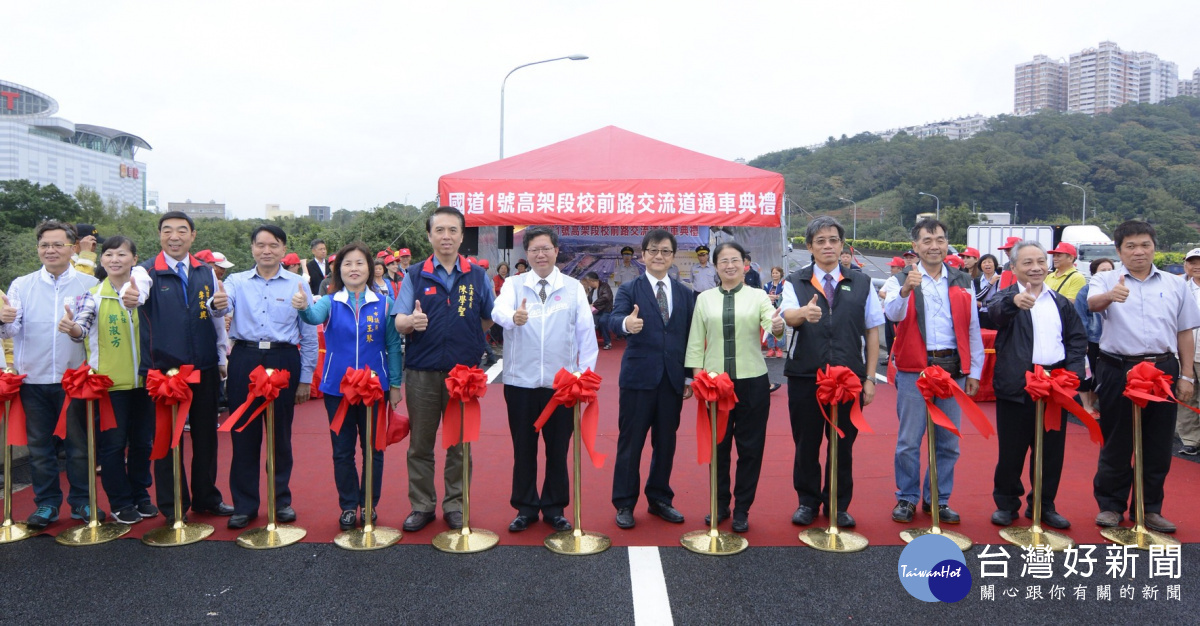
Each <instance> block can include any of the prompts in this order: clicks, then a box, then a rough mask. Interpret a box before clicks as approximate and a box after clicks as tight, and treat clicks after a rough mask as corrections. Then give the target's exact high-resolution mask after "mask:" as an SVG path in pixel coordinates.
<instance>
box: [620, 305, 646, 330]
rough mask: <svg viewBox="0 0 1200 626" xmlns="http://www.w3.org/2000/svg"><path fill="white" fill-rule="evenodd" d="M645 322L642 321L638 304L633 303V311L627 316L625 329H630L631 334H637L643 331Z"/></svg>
mask: <svg viewBox="0 0 1200 626" xmlns="http://www.w3.org/2000/svg"><path fill="white" fill-rule="evenodd" d="M643 324H645V322H643V321H642V318H640V317H638V305H636V304H635V305H633V311H632V312H630V313H629V315H627V316H626V317H625V330H627V331H629V334H631V335H636V334H638V333H640V332H642V325H643Z"/></svg>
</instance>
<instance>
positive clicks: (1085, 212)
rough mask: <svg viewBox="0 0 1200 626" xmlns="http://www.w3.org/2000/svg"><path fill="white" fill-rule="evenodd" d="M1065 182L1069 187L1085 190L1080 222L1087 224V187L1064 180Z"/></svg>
mask: <svg viewBox="0 0 1200 626" xmlns="http://www.w3.org/2000/svg"><path fill="white" fill-rule="evenodd" d="M1063 184H1064V185H1066V186H1068V187H1074V188H1076V189H1078V190H1080V191H1082V192H1083V214H1081V215H1080V216H1079V223H1080V224H1087V189H1084V188H1083V187H1080V186H1079V185H1076V184H1073V183H1068V182H1066V181H1063Z"/></svg>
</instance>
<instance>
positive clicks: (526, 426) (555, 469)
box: [504, 385, 575, 519]
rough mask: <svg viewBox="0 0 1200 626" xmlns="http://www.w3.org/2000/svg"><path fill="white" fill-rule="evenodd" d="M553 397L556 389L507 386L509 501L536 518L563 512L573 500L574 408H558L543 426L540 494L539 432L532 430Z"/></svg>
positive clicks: (550, 516)
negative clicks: (569, 470)
mask: <svg viewBox="0 0 1200 626" xmlns="http://www.w3.org/2000/svg"><path fill="white" fill-rule="evenodd" d="M553 396H554V390H553V389H541V388H539V389H528V388H525V387H517V386H514V385H505V386H504V401H505V402H506V403H507V404H508V430H509V432H511V433H512V441H513V479H512V498H511V499H510V500H509V503H510V504H512V507H513V508H514V509H516V510H517V514H518V515H526V516H529V517H532V518H534V519H537V516H538V512H539V511H540V512H541V513H542V516H543V517H545V518H546V519H550V518H552V517H556V516H559V515H562V514H563V510H564V509H565V508H566V506H567V503H568V502H570V501H571V483H570V475H569V474H568V473H567V450H568V449H569V448H570V446H571V435H572V433H573V432H574V430H575V409H574V408H570V409H568V408H566V407H558V408H557V409H555V411H554V413H553V414H551V415H550V419H548V420H546V424H545V425H544V426H542V431H541V433H540V436H541V438H542V439H543V440H544V441H545V442H546V472H545V475H544V477H543V479H542V490H541V494H539V493H538V488H537V475H538V459H537V457H538V437H539V433H538V431H536V430H534V429H533V423H534V422H536V421H537V418H538V416H539V415H541V414H542V409H545V408H546V405H547V404H550V398H551V397H553Z"/></svg>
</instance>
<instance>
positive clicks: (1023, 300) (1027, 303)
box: [1013, 284, 1037, 311]
mask: <svg viewBox="0 0 1200 626" xmlns="http://www.w3.org/2000/svg"><path fill="white" fill-rule="evenodd" d="M1021 286H1022V287H1024V288H1025V291H1022V292H1021V293H1018V294H1017V295H1015V296H1013V304H1015V305H1017V308H1018V309H1024V310H1026V311H1028V310H1030V309H1032V308H1033V303H1034V302H1037V298H1035V297H1033V294H1031V293H1029V285H1027V284H1026V285H1021Z"/></svg>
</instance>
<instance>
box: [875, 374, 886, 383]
mask: <svg viewBox="0 0 1200 626" xmlns="http://www.w3.org/2000/svg"><path fill="white" fill-rule="evenodd" d="M875 380H876V381H877V382H881V383H883V384H885V385H886V384H887V376H884V375H883V374H880V373H879V372H875Z"/></svg>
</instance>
